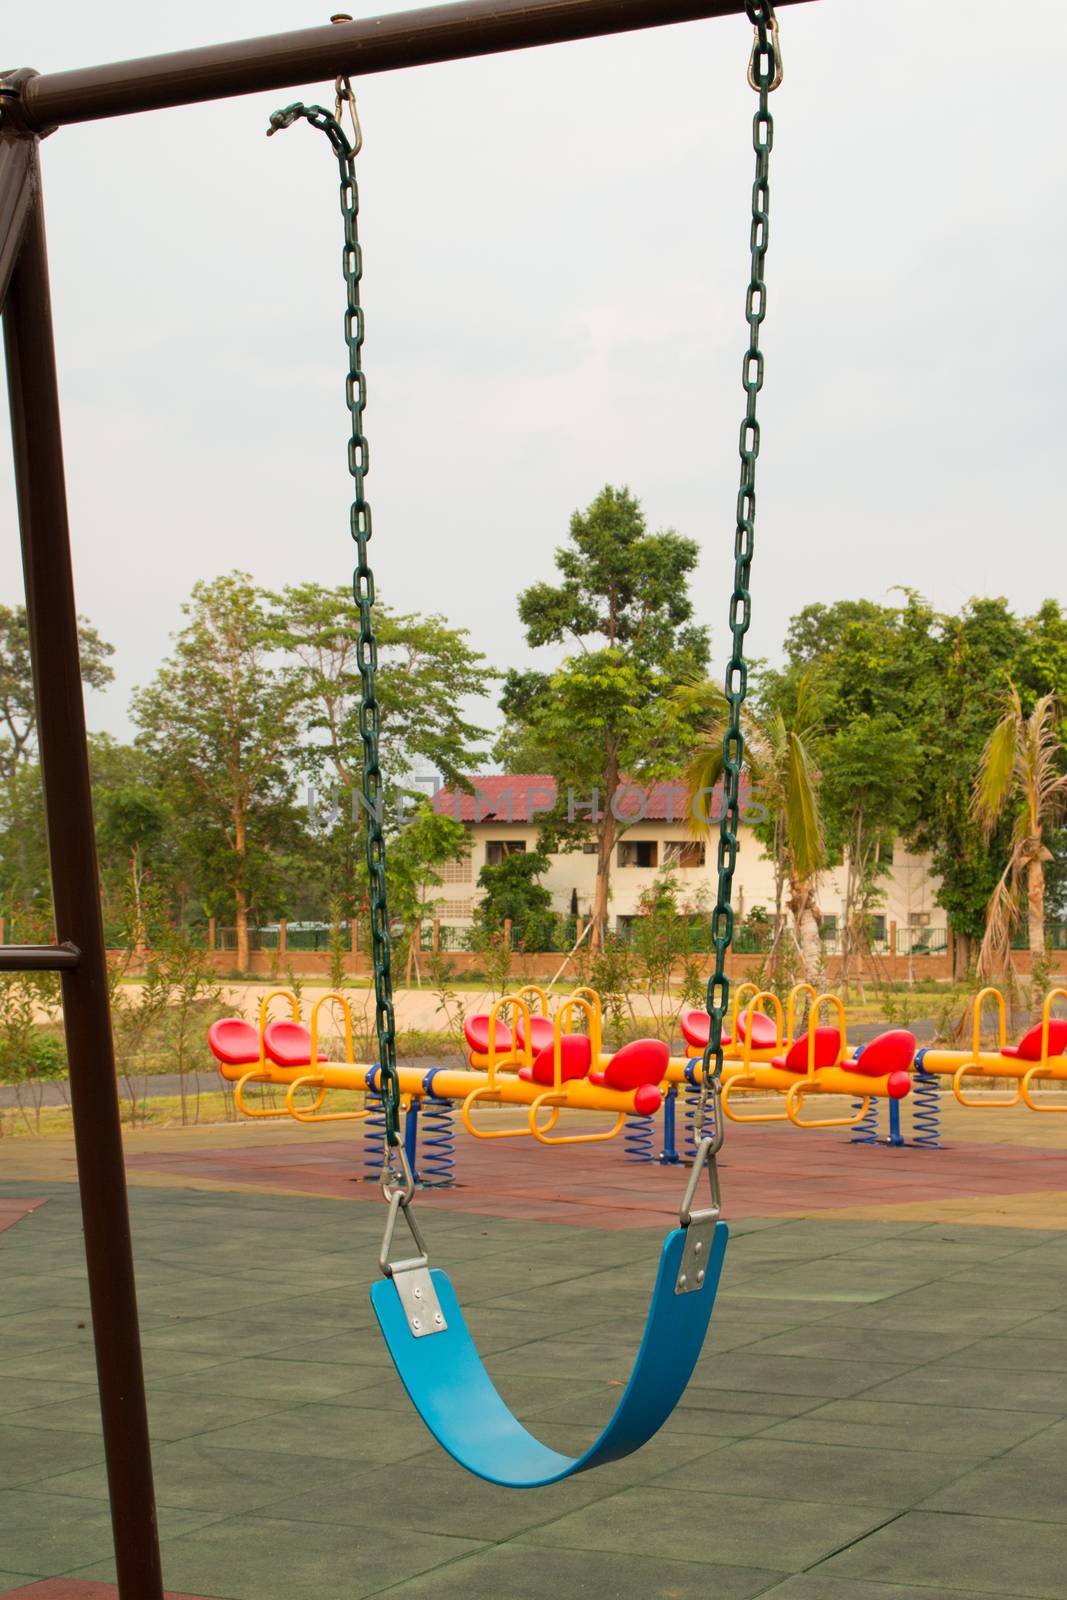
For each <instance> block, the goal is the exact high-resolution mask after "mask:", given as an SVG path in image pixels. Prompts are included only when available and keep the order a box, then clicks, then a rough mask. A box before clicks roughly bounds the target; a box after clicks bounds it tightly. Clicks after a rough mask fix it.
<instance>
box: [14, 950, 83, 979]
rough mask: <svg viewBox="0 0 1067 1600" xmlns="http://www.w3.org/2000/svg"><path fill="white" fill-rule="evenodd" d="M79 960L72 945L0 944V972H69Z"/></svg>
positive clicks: (78, 953) (79, 955) (76, 951)
mask: <svg viewBox="0 0 1067 1600" xmlns="http://www.w3.org/2000/svg"><path fill="white" fill-rule="evenodd" d="M81 958H82V955H81V951H80V950H79V949H78V948H77V946H76V945H73V944H0V972H70V971H71V970H72V969H73V968H74V967H76V966H77V965H78V963H79V962H80V960H81Z"/></svg>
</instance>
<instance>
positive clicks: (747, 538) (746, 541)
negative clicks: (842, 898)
mask: <svg viewBox="0 0 1067 1600" xmlns="http://www.w3.org/2000/svg"><path fill="white" fill-rule="evenodd" d="M745 10H746V11H747V13H748V18H749V21H750V22H751V23H752V25H753V27H754V28H755V30H756V38H755V42H754V44H753V49H752V59H751V62H750V64H749V82H750V83H751V84H752V87H753V88H754V89H755V90H756V91H757V93H758V94H759V107H758V109H757V111H756V114H755V117H754V118H753V123H752V143H753V146H754V148H755V151H756V178H755V182H754V183H753V185H752V234H751V243H752V275H751V279H750V281H749V286H748V298H747V300H746V305H745V316H746V318H747V320H748V328H749V341H748V349H747V350H746V352H745V360H744V365H743V367H742V373H741V379H742V383H743V385H744V389H745V393H746V395H747V396H748V405H747V407H746V410H745V420H744V422H743V423H742V424H741V445H740V448H741V488H740V491H739V493H738V496H737V532H736V535H735V538H734V592H733V596H732V598H731V600H730V633H731V636H732V639H733V649H732V652H731V655H730V661H729V665H728V666H727V668H726V700H727V704H728V706H729V716H728V719H727V730H726V735H725V737H724V739H723V746H722V753H723V790H724V795H723V809H722V816H721V818H720V821H719V856H718V868H719V889H718V898H717V900H716V904H715V911H714V913H713V915H712V920H711V937H712V943H713V945H714V947H715V971H714V973H713V974H712V976H711V978H710V979H709V980H708V991H707V1009H708V1013H709V1015H710V1017H711V1027H710V1030H709V1035H708V1045H707V1048H706V1050H705V1051H704V1059H703V1063H702V1070H701V1095H700V1114H699V1121H700V1123H701V1124H703V1122H704V1119H705V1112H706V1107H707V1099H708V1094H709V1091H710V1092H714V1093H715V1099H716V1104H717V1103H718V1095H717V1092H716V1091H717V1087H718V1081H719V1078H720V1076H721V1074H722V1061H723V1046H722V1030H723V1022H724V1020H725V1018H726V1013H727V1011H728V1009H729V1004H730V980H729V979H728V977H727V976H726V957H727V953H728V952H729V949H730V943H731V940H732V939H733V932H734V910H733V885H734V870H735V868H736V866H737V830H738V826H739V824H740V820H741V767H742V764H743V762H744V756H745V741H744V736H743V734H742V731H741V708H742V706H743V705H744V701H745V694H746V692H747V689H748V666H747V664H746V662H745V635H746V633H747V632H748V625H749V621H750V618H751V614H752V601H751V596H750V594H749V577H750V573H751V568H752V548H753V543H754V538H755V524H756V460H757V458H758V456H759V447H760V430H759V422H758V421H757V419H756V399H757V396H758V395H759V392H760V390H761V389H762V387H763V352H762V351H761V350H760V343H759V341H760V328H761V327H762V324H763V319H764V317H765V316H766V314H767V287H766V284H765V282H764V277H763V271H764V264H765V261H766V257H767V229H768V211H769V206H770V182H769V172H770V154H771V149H772V146H773V144H774V119H773V118H772V116H771V113H770V109H769V105H768V97H769V95H770V93H771V91H772V90H774V89H777V87H778V85H779V83H781V81H782V58H781V53H780V50H779V47H778V23H777V21H776V19H775V15H774V6H773V5H772V4H771V0H746V5H745ZM709 1080H710V1081H709ZM712 1084H713V1085H714V1089H712ZM698 1131H700V1132H703V1129H702V1128H701V1129H700V1130H698ZM717 1131H718V1132H719V1133H721V1129H719V1130H717Z"/></svg>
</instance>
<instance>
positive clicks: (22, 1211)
mask: <svg viewBox="0 0 1067 1600" xmlns="http://www.w3.org/2000/svg"><path fill="white" fill-rule="evenodd" d="M47 1204H48V1201H47V1200H46V1199H45V1200H11V1199H0V1233H3V1231H4V1229H5V1228H13V1227H14V1226H15V1224H16V1222H21V1221H22V1219H23V1217H28V1216H29V1214H30V1212H31V1211H36V1210H37V1209H38V1207H40V1206H46V1205H47Z"/></svg>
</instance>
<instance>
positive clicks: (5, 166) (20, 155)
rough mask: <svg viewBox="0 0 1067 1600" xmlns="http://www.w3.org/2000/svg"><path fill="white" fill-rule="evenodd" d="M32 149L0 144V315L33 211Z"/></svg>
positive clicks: (24, 142) (13, 142) (21, 143)
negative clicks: (27, 223) (23, 236)
mask: <svg viewBox="0 0 1067 1600" xmlns="http://www.w3.org/2000/svg"><path fill="white" fill-rule="evenodd" d="M32 146H33V141H32V140H31V139H3V140H0V311H2V310H3V306H4V300H5V298H6V297H7V286H8V284H9V283H10V282H11V273H12V270H13V268H14V265H15V262H16V260H17V259H18V253H19V249H20V247H21V245H22V235H23V231H24V229H25V227H26V222H27V220H28V218H29V215H30V211H31V209H32V207H33V197H34V195H33V174H34V172H35V171H36V164H35V162H34V159H33V148H32Z"/></svg>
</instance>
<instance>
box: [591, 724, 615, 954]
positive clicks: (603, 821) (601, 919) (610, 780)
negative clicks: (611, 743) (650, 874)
mask: <svg viewBox="0 0 1067 1600" xmlns="http://www.w3.org/2000/svg"><path fill="white" fill-rule="evenodd" d="M618 787H619V764H618V761H617V760H616V757H615V754H614V752H612V753H611V754H610V755H609V756H608V759H607V761H606V763H605V767H604V796H603V799H602V801H601V802H600V804H601V811H600V818H599V820H598V822H597V824H596V846H597V849H596V888H595V890H594V892H593V909H592V915H591V917H590V921H591V922H592V925H593V926H592V929H591V930H590V934H589V950H590V953H591V954H592V955H595V954H596V953H597V951H598V950H602V949H603V947H604V934H605V931H606V929H607V925H608V905H609V903H610V901H611V853H612V851H613V850H614V848H615V841H616V839H617V838H618V836H619V828H618V823H617V822H616V820H615V813H614V811H613V810H612V806H613V805H614V804H615V793H616V790H617V789H618Z"/></svg>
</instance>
